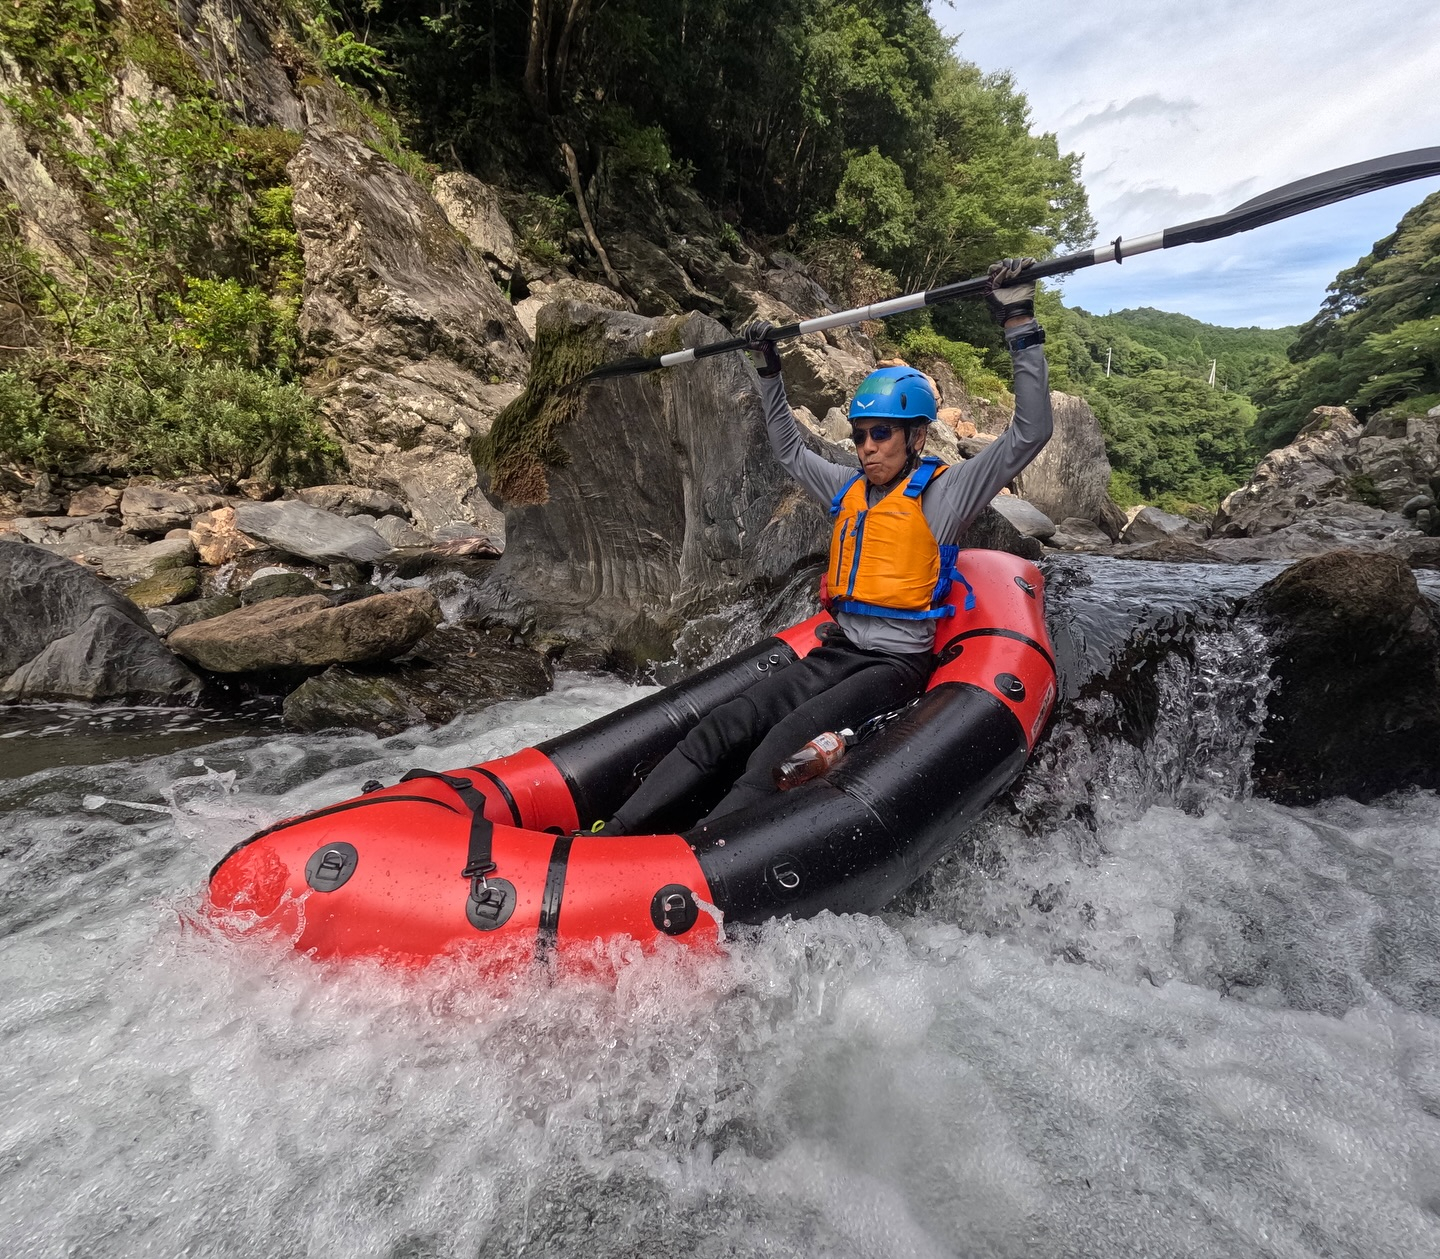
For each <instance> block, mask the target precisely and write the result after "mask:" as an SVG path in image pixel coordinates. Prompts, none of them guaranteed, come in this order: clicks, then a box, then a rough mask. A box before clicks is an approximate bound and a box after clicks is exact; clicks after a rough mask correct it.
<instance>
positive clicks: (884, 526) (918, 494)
mask: <svg viewBox="0 0 1440 1259" xmlns="http://www.w3.org/2000/svg"><path fill="white" fill-rule="evenodd" d="M1030 262H1031V259H1028V258H1022V259H1014V258H1012V259H1007V260H1006V261H1005V262H1001V263H996V264H995V265H994V266H993V267H991V269H990V281H989V287H988V289H987V292H986V301H987V303H988V304H989V307H990V311H991V314H992V315H993V316H994V318H995V319H996V321H997V322H998V323H999V324H1000V325H1001V327H1002V328H1003V329H1004V335H1005V342H1006V345H1007V347H1008V348H1009V350H1010V354H1011V358H1012V361H1013V363H1014V374H1015V415H1014V417H1013V419H1012V420H1011V422H1010V426H1009V428H1007V429H1006V431H1005V432H1004V433H1002V434H1001V435H1000V436H999V437H997V438H996V439H995V440H994V441H993V442H991V443H990V444H989V445H988V446H986V447H985V448H984V450H982V451H981V452H980V453H979V454H977V455H975V456H974V458H971V459H967V460H966V461H965V462H964V463H963V464H960V465H958V466H954V467H945V466H944V465H942V464H940V463H939V462H938V461H937V460H935V459H933V458H926V457H925V456H924V454H923V452H924V449H925V440H926V435H927V432H928V429H929V426H930V425H931V424H932V423H934V422H935V411H936V397H935V389H934V386H933V384H932V383H931V381H930V379H929V377H927V376H926V375H924V374H923V373H922V372H920V371H918V370H916V369H915V368H913V367H904V366H901V367H882V368H880V369H879V370H878V371H874V372H872V373H871V374H870V375H869V376H867V377H866V378H865V380H864V381H862V382H861V384H860V387H859V388H858V389H857V390H856V391H855V396H854V397H853V398H852V399H851V400H850V425H851V436H852V438H853V440H854V442H855V453H856V454H857V455H858V456H859V459H860V471H859V472H856V471H855V469H854V468H850V467H846V466H844V465H842V464H838V463H833V462H831V461H830V460H829V459H826V458H824V457H823V456H821V455H818V454H816V453H814V452H813V451H811V450H809V449H807V448H806V446H805V444H804V443H803V442H802V440H801V437H800V430H799V426H798V424H797V422H796V419H795V416H794V413H793V412H792V411H791V410H790V404H789V402H788V401H787V399H786V397H785V383H784V380H783V379H782V377H781V365H780V355H779V352H778V350H777V349H776V345H775V341H774V339H773V338H772V337H771V335H770V334H771V332H772V331H773V329H772V327H771V325H770V324H768V323H766V322H764V321H763V320H757V321H756V322H754V323H751V324H749V325H747V327H746V328H745V329H743V330H742V335H743V336H745V337H746V338H747V340H748V341H749V342H750V345H749V347H748V349H749V353H750V356H751V360H752V362H753V363H754V364H755V366H756V370H757V372H758V374H759V378H760V397H761V400H762V403H763V405H764V408H765V421H766V425H767V428H768V430H769V435H770V448H771V450H772V451H773V452H774V454H775V458H776V459H778V460H779V461H780V465H781V466H782V467H783V468H784V469H785V471H786V472H788V473H789V474H790V475H791V476H792V477H793V478H794V479H795V480H796V481H797V482H799V484H800V486H801V487H802V488H803V489H804V490H805V492H806V493H808V494H809V495H810V496H811V497H812V498H814V499H815V500H816V501H818V502H819V503H821V504H823V505H824V506H825V508H826V509H827V510H828V511H829V512H830V515H831V518H832V520H833V526H832V531H831V539H830V560H829V565H828V567H827V571H826V582H825V588H826V607H827V608H828V610H829V611H830V613H831V615H832V616H833V617H834V619H835V625H834V626H833V627H830V628H829V632H828V633H827V635H826V637H825V639H824V641H823V642H822V643H821V644H820V645H819V646H818V647H816V648H815V649H814V650H813V651H811V652H810V653H809V654H808V655H807V656H805V657H804V658H803V659H801V660H797V661H796V662H795V663H794V664H790V665H787V666H786V667H785V668H783V669H777V670H775V671H773V672H772V673H769V674H767V675H766V676H765V677H764V678H762V679H760V680H759V681H757V682H756V683H755V684H754V685H753V686H751V687H750V688H749V690H747V691H745V692H744V694H742V695H740V696H739V697H737V698H736V699H733V700H731V701H730V702H729V703H726V704H721V705H720V706H719V707H717V708H715V709H714V710H713V711H711V712H710V713H709V714H708V715H707V716H706V717H705V718H704V719H703V720H702V721H701V722H700V723H699V725H697V726H696V727H695V728H694V729H693V730H692V731H690V733H689V734H688V735H686V736H685V738H684V739H682V740H681V741H680V742H679V744H677V745H676V747H675V748H674V750H673V751H671V752H670V753H669V754H668V755H667V756H666V757H665V758H664V759H663V760H661V761H660V763H659V764H658V765H657V766H656V767H655V768H654V769H653V770H652V771H651V772H650V774H649V775H648V776H647V777H646V779H645V781H644V782H643V783H641V785H640V787H639V788H638V789H637V790H636V791H635V793H634V794H633V795H632V796H631V797H630V798H629V799H628V800H627V801H626V802H625V803H624V804H623V805H622V806H621V807H620V809H619V810H618V811H617V812H616V814H615V816H614V817H613V818H611V819H609V820H608V821H606V822H605V823H604V824H603V826H600V825H597V827H596V832H595V833H597V834H605V835H631V834H640V833H643V832H645V831H646V830H649V829H652V827H651V825H650V824H651V819H653V818H655V817H657V816H659V815H662V814H664V813H665V812H666V811H668V810H669V809H671V808H672V807H673V806H675V805H676V804H678V803H679V802H681V801H683V800H685V799H686V798H688V797H691V796H693V795H694V794H695V793H696V792H698V791H699V790H701V789H702V788H703V787H704V786H705V784H706V783H707V782H708V781H710V780H711V779H712V778H713V777H714V776H715V775H716V774H718V773H720V772H721V771H722V770H723V769H724V767H725V766H726V765H727V764H733V763H734V761H735V760H736V759H738V758H739V757H740V756H741V755H744V756H745V757H746V762H745V770H744V773H742V774H741V776H740V777H739V779H738V780H737V781H736V782H735V785H734V786H733V787H732V788H731V789H730V791H729V793H728V794H727V795H726V796H725V797H724V799H723V800H721V802H720V803H719V804H718V805H717V806H716V807H715V808H714V809H712V810H711V812H710V814H709V815H708V818H707V819H706V820H710V819H713V818H717V817H720V816H721V815H723V814H726V813H731V812H733V811H735V810H736V809H740V808H743V807H745V806H746V805H749V804H752V803H755V802H757V801H761V800H764V799H765V798H766V797H767V796H769V795H770V794H771V793H772V792H773V791H775V790H776V786H775V780H774V774H775V770H776V768H777V767H778V766H779V765H780V764H781V763H782V762H783V761H784V760H785V759H786V758H787V757H788V756H790V755H791V754H792V753H794V752H795V751H796V750H797V749H798V748H800V747H802V746H803V745H804V744H806V743H807V742H808V741H809V740H811V739H813V738H815V737H816V736H817V735H819V734H821V733H823V732H825V731H836V730H841V729H843V728H846V727H849V728H851V729H858V728H859V727H860V726H861V725H862V724H863V723H864V722H865V721H867V720H869V719H870V718H871V717H874V716H877V715H879V714H881V713H884V712H888V711H890V710H892V709H895V708H899V707H902V706H903V705H905V704H908V703H909V702H910V701H911V700H913V699H915V698H917V697H918V696H919V695H920V694H921V693H922V692H923V691H924V690H925V684H926V682H927V681H928V680H929V677H930V673H931V670H932V669H933V667H934V663H935V657H934V654H933V646H934V638H935V622H936V619H937V618H938V617H941V616H943V615H945V614H946V604H947V599H948V596H949V593H950V590H951V586H952V583H954V582H957V581H963V574H960V573H959V572H958V571H957V570H956V569H955V567H954V564H955V552H956V551H957V550H958V545H957V544H958V542H959V540H960V538H961V537H962V536H963V535H964V533H965V531H966V529H968V528H969V527H970V524H971V522H972V521H974V519H975V518H976V517H977V516H978V515H979V514H980V513H981V512H982V511H983V510H984V509H985V507H986V506H987V505H988V504H989V502H990V500H991V499H992V498H994V497H995V495H996V494H998V493H999V492H1000V490H1001V489H1002V488H1003V487H1005V486H1006V485H1008V484H1009V483H1010V482H1011V481H1013V480H1014V479H1015V478H1016V476H1018V475H1019V474H1020V472H1021V471H1022V470H1023V469H1024V468H1025V467H1026V465H1028V464H1029V463H1030V461H1031V460H1032V459H1034V458H1035V456H1036V455H1038V454H1039V453H1040V451H1041V449H1042V448H1043V447H1044V445H1045V443H1046V442H1047V441H1048V440H1049V439H1050V434H1051V431H1052V427H1053V417H1052V415H1051V411H1050V387H1049V369H1048V366H1047V364H1046V361H1045V350H1044V344H1045V333H1044V331H1043V330H1042V329H1041V328H1040V326H1039V324H1038V323H1036V321H1035V285H1034V283H1033V282H1032V281H1024V280H1021V279H1019V278H1018V277H1019V273H1020V272H1021V270H1022V269H1023V268H1024V267H1025V266H1026V265H1028V264H1029V263H1030Z"/></svg>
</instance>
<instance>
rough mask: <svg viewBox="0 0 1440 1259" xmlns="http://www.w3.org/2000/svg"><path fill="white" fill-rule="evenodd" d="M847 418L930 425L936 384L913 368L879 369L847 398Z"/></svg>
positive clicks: (932, 418)
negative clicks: (848, 405) (848, 413)
mask: <svg viewBox="0 0 1440 1259" xmlns="http://www.w3.org/2000/svg"><path fill="white" fill-rule="evenodd" d="M850 418H851V419H852V420H869V419H879V418H884V419H887V420H904V421H908V422H909V423H911V424H929V423H931V422H932V421H933V420H934V419H935V386H934V385H932V384H931V383H930V380H929V377H927V376H926V375H925V374H924V373H923V372H919V371H916V370H915V368H913V367H882V368H879V369H878V370H877V371H873V372H871V373H870V374H869V375H868V376H866V377H865V379H864V380H862V381H861V382H860V388H859V389H857V390H856V391H855V396H854V397H853V398H851V399H850Z"/></svg>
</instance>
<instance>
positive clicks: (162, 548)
mask: <svg viewBox="0 0 1440 1259" xmlns="http://www.w3.org/2000/svg"><path fill="white" fill-rule="evenodd" d="M74 558H75V559H77V560H80V561H82V562H83V563H85V564H87V565H90V566H92V567H93V568H95V570H96V571H97V572H99V573H100V574H101V575H102V576H104V577H109V578H111V579H112V580H113V581H118V582H121V583H124V584H131V583H134V582H140V581H144V580H145V579H146V578H147V577H153V576H155V574H156V573H163V572H164V571H165V570H166V569H169V568H188V567H190V566H191V565H193V564H194V563H195V559H196V555H195V547H194V545H193V544H192V543H191V542H190V540H189V538H184V537H181V538H162V539H161V540H160V541H159V542H151V543H150V544H149V545H148V546H135V545H134V544H133V543H132V544H130V545H125V546H98V547H87V548H85V549H83V550H81V551H77V552H75V553H74Z"/></svg>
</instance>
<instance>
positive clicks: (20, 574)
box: [0, 540, 200, 703]
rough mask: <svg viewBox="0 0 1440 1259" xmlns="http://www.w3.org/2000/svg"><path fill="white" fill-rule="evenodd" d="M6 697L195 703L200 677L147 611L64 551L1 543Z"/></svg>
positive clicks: (1, 654) (2, 693) (0, 655)
mask: <svg viewBox="0 0 1440 1259" xmlns="http://www.w3.org/2000/svg"><path fill="white" fill-rule="evenodd" d="M0 630H3V633H0V699H6V700H41V699H78V700H102V699H130V700H138V701H147V702H157V703H188V702H189V701H190V700H192V699H193V698H194V696H195V695H196V693H197V692H198V691H199V689H200V681H199V679H198V678H197V677H196V676H195V675H194V674H193V673H191V672H190V670H189V669H187V668H186V667H185V666H184V665H183V664H182V663H181V662H180V661H178V660H177V659H176V658H175V657H174V656H173V655H172V654H171V653H170V652H169V651H168V650H167V649H166V647H165V645H164V644H163V643H162V642H161V641H160V640H159V638H157V637H156V635H155V633H154V631H153V630H152V629H151V628H150V626H149V624H148V623H147V622H146V620H145V616H144V614H143V613H142V612H141V611H140V609H139V608H137V607H136V606H135V605H134V604H133V603H131V602H130V601H129V600H128V599H126V598H125V597H124V596H123V595H119V594H117V593H116V592H115V591H113V590H111V589H110V588H109V587H108V586H106V585H105V583H104V582H102V581H100V579H99V578H97V577H96V576H95V575H94V574H93V573H89V572H87V571H86V570H85V569H83V568H81V567H80V566H79V565H78V564H74V563H72V562H71V561H70V560H68V559H65V558H64V557H62V556H58V555H52V554H51V553H50V552H48V551H44V550H41V549H40V548H39V547H35V546H29V545H27V544H25V543H22V542H7V541H3V540H0Z"/></svg>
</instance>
